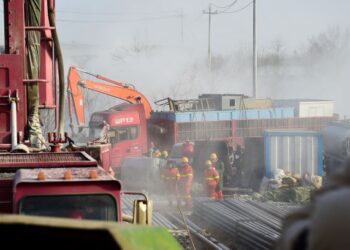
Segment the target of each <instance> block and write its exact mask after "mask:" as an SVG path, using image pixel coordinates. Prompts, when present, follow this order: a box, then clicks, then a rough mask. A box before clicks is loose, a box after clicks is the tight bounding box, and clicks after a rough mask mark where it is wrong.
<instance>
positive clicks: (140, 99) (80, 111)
mask: <svg viewBox="0 0 350 250" xmlns="http://www.w3.org/2000/svg"><path fill="white" fill-rule="evenodd" d="M79 72H83V73H86V74H89V75H92V76H94V77H95V78H97V79H99V80H102V81H92V80H83V79H82V78H81V76H80V73H79ZM84 88H87V89H90V90H93V91H96V92H99V93H102V94H105V95H108V96H112V97H115V98H118V99H121V100H124V101H126V102H128V103H132V104H137V103H141V104H142V105H143V107H144V110H145V115H146V118H147V119H148V118H149V117H150V116H151V112H152V106H151V104H150V102H149V101H148V100H147V98H146V97H145V96H144V95H143V94H142V93H140V92H139V91H137V90H136V89H135V88H134V87H133V86H132V85H128V84H123V83H121V82H117V81H114V80H112V79H109V78H107V77H105V76H101V75H96V74H91V73H89V72H86V71H84V70H81V69H78V68H76V67H70V68H69V72H68V92H69V95H70V98H69V99H68V101H69V115H70V120H71V126H72V123H73V113H75V116H76V118H77V123H78V127H79V128H83V127H84V126H85V110H84Z"/></svg>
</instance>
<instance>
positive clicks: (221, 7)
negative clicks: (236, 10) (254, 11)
mask: <svg viewBox="0 0 350 250" xmlns="http://www.w3.org/2000/svg"><path fill="white" fill-rule="evenodd" d="M237 2H238V0H235V1H233V2H232V3H230V4H228V5H225V6H219V5H216V4H213V3H212V4H211V5H212V6H214V7H215V8H218V9H226V8H231V7H232V6H233V5H234V4H236V3H237Z"/></svg>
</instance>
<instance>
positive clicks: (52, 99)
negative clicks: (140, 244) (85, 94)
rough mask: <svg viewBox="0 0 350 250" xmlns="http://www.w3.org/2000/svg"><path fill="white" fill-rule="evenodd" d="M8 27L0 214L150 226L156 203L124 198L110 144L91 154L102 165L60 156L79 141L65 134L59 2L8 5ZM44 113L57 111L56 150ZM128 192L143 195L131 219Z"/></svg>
mask: <svg viewBox="0 0 350 250" xmlns="http://www.w3.org/2000/svg"><path fill="white" fill-rule="evenodd" d="M4 25H5V29H4V30H5V48H4V53H3V54H1V55H0V64H1V68H0V79H1V81H0V149H1V154H0V212H1V213H10V214H11V213H12V214H31V215H40V216H43V215H46V216H52V217H70V218H73V217H74V218H75V219H78V218H82V219H93V220H109V221H115V222H121V221H122V220H124V219H125V220H124V221H128V222H132V223H135V224H145V225H150V224H151V221H152V214H151V213H152V204H151V202H150V201H149V200H148V198H147V196H145V195H144V194H142V193H127V192H123V191H122V190H121V184H120V182H119V181H118V180H116V179H115V178H114V177H112V176H111V175H110V174H109V172H108V170H109V168H110V165H109V161H108V160H109V155H110V152H109V150H110V144H104V145H93V147H90V148H88V149H89V150H86V151H88V152H89V153H91V154H92V155H93V154H96V155H94V157H95V158H97V160H98V161H99V163H101V166H102V167H101V166H99V165H98V162H97V161H96V160H95V159H93V158H92V157H91V156H90V155H88V154H87V153H85V152H79V151H77V148H76V146H74V145H73V146H72V145H71V146H72V147H73V148H75V152H61V148H62V146H63V144H65V143H67V142H68V141H69V142H70V144H73V142H72V140H71V139H70V138H68V135H67V133H64V131H63V129H64V117H63V113H64V112H63V111H64V106H63V104H64V93H65V91H64V81H63V57H62V54H61V51H60V47H59V41H58V35H57V31H56V27H55V1H54V0H50V1H46V0H30V1H29V0H13V1H4ZM57 75H58V79H59V83H56V79H57ZM56 89H59V92H57V91H56ZM127 89H128V88H125V90H127ZM130 91H131V90H130ZM128 93H129V92H128ZM141 97H142V96H141ZM125 98H127V97H125ZM135 98H136V99H138V98H137V97H135ZM141 103H142V102H141ZM139 105H142V104H139ZM44 108H46V109H47V108H48V109H52V110H53V111H55V112H54V113H55V117H53V118H54V120H55V130H57V132H54V133H49V143H51V145H49V143H47V142H46V140H45V138H44V136H43V133H42V131H41V124H40V122H39V121H40V118H39V109H44ZM50 148H51V152H47V151H48V150H49V149H50ZM9 151H13V152H16V153H11V152H9ZM42 151H46V152H42ZM106 155H107V156H108V157H106ZM123 194H129V195H138V197H140V195H141V197H143V198H137V199H135V201H134V209H133V212H132V213H133V214H132V216H131V218H130V217H126V216H124V215H123V213H122V204H121V196H122V195H123ZM73 210H74V211H73ZM75 210H78V211H75ZM84 214H85V215H84Z"/></svg>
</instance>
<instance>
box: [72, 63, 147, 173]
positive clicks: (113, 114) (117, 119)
mask: <svg viewBox="0 0 350 250" xmlns="http://www.w3.org/2000/svg"><path fill="white" fill-rule="evenodd" d="M79 72H84V73H86V74H89V75H93V76H94V77H96V78H97V79H99V80H102V81H103V82H102V81H92V80H82V78H81V76H80V74H79ZM84 89H90V90H93V91H96V92H99V93H102V94H105V95H109V96H113V97H115V98H118V99H121V100H124V101H126V102H127V103H122V104H120V105H116V106H114V107H112V108H110V109H109V110H106V111H102V112H95V113H93V114H92V116H91V120H90V123H89V128H90V130H89V139H90V140H93V139H94V138H96V137H97V136H98V135H99V134H100V132H101V128H102V124H103V123H104V122H105V123H107V124H108V125H109V126H110V128H109V132H108V136H109V140H110V142H111V159H110V161H111V165H112V167H114V168H117V167H119V166H120V164H121V162H122V161H123V160H124V159H125V158H127V157H132V156H142V155H145V154H146V153H147V152H148V131H147V120H148V119H149V118H150V115H151V112H152V106H151V104H150V103H149V101H148V100H147V98H146V97H145V96H144V95H143V94H142V93H140V92H139V91H137V90H136V89H135V88H134V87H133V86H131V85H127V84H123V83H120V82H117V81H114V80H111V79H109V78H107V77H104V76H101V75H96V74H91V73H88V72H86V71H83V70H81V69H77V68H75V67H70V69H69V73H68V90H69V91H68V93H69V96H70V97H69V100H70V107H69V110H70V120H71V127H72V128H73V127H74V125H73V113H74V114H75V116H76V118H77V124H78V128H79V130H80V131H81V130H82V129H83V128H84V127H85V126H86V125H85V110H84ZM72 131H73V129H72ZM117 170H118V168H117Z"/></svg>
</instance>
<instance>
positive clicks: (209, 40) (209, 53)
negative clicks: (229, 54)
mask: <svg viewBox="0 0 350 250" xmlns="http://www.w3.org/2000/svg"><path fill="white" fill-rule="evenodd" d="M203 14H208V17H209V22H208V24H209V27H208V69H209V72H211V44H210V43H211V15H213V14H218V12H217V11H213V12H212V11H211V4H209V8H208V11H205V10H203Z"/></svg>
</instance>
